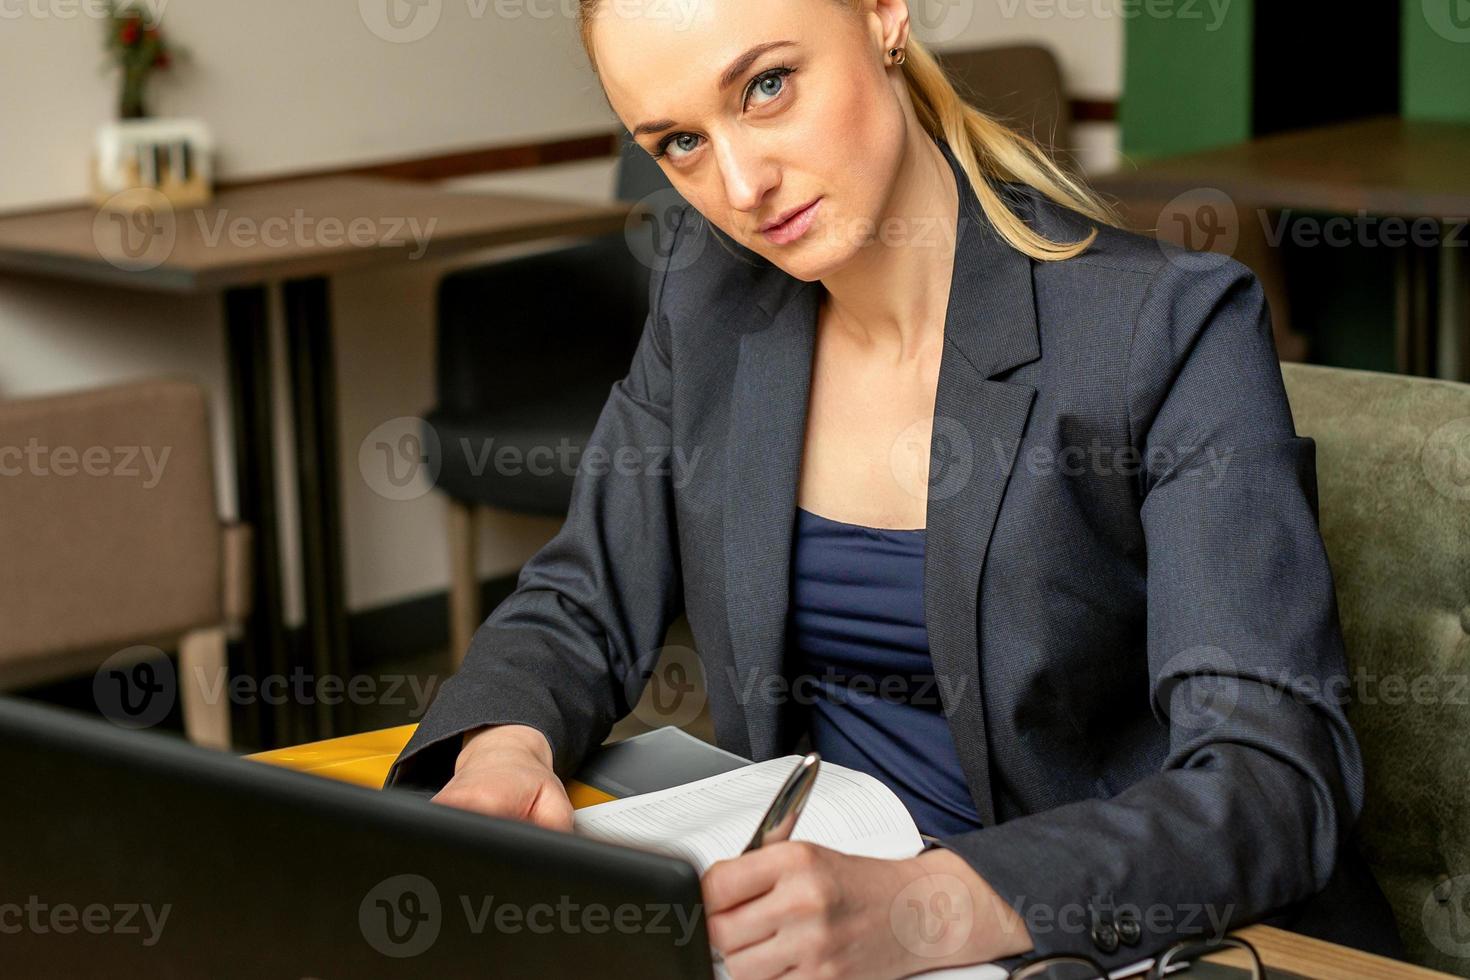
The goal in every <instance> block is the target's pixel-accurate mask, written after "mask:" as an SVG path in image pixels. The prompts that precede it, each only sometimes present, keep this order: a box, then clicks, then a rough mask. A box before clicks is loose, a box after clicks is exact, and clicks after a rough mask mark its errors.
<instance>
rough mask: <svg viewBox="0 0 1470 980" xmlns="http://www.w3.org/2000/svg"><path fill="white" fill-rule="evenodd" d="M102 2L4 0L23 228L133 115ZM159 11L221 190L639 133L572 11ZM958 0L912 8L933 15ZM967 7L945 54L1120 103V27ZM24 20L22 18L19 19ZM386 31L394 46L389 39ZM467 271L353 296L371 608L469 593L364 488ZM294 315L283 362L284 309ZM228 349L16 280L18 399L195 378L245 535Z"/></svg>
mask: <svg viewBox="0 0 1470 980" xmlns="http://www.w3.org/2000/svg"><path fill="white" fill-rule="evenodd" d="M81 2H82V0H25V2H24V3H21V2H11V0H0V133H3V138H0V174H4V175H5V178H4V180H3V181H0V211H5V210H22V209H29V208H35V207H41V206H46V205H53V204H57V203H63V202H70V201H73V200H76V199H78V198H80V197H81V196H82V195H83V194H84V193H85V190H86V166H87V163H86V155H87V151H88V147H89V145H90V140H91V134H92V131H93V129H94V128H95V127H96V125H97V124H99V123H101V122H103V121H105V120H106V119H108V118H110V116H111V114H112V100H113V97H114V95H113V83H112V81H111V79H110V78H109V77H107V76H105V75H103V74H102V73H100V71H99V65H100V64H101V62H102V52H101V48H100V37H101V31H102V28H101V25H100V23H99V22H98V21H96V20H95V19H91V18H89V17H87V16H84V15H81V14H76V15H74V16H71V17H67V16H65V15H66V13H67V11H69V10H74V9H75V6H74V5H75V4H79V3H81ZM154 2H155V3H163V4H165V6H164V7H163V11H164V21H163V22H164V26H165V29H166V30H167V31H168V32H170V33H171V34H172V36H173V37H175V38H176V39H178V40H179V41H180V42H181V43H183V44H185V45H186V46H187V47H188V48H189V53H190V55H191V57H192V63H190V64H188V65H185V66H183V67H182V69H181V71H180V72H179V73H178V75H177V77H175V78H172V79H169V78H166V77H162V76H160V78H159V79H158V80H157V84H156V87H155V89H154V90H153V92H152V99H151V108H152V110H153V112H154V113H155V114H157V115H188V116H197V117H200V118H203V119H205V120H207V121H208V122H210V124H211V125H212V126H213V128H214V130H215V133H216V138H217V140H218V142H219V150H220V152H219V160H218V168H219V173H220V175H221V176H223V177H226V178H232V179H238V178H243V177H254V176H265V175H270V174H276V173H284V172H292V171H296V170H300V169H305V168H313V167H324V166H333V165H346V164H358V163H363V162H369V161H377V160H389V159H398V158H403V157H412V156H416V155H421V154H426V153H433V152H439V151H446V150H452V149H456V148H461V147H479V146H484V145H488V144H500V143H518V142H525V141H532V140H537V139H542V138H554V137H556V136H560V135H567V134H580V133H585V132H589V131H595V130H598V129H601V128H611V127H612V126H614V125H615V124H616V120H615V119H614V117H613V116H612V114H611V112H610V110H609V109H608V107H607V105H606V102H605V101H604V99H603V96H602V94H601V90H600V89H599V88H598V87H597V83H596V81H595V79H594V77H593V76H592V74H591V72H590V71H589V70H588V69H587V67H586V64H585V62H584V59H583V56H582V52H581V48H580V45H579V42H578V40H577V37H576V30H575V26H574V24H573V23H572V22H571V21H570V20H568V19H566V18H565V17H562V16H560V15H559V14H558V15H557V16H551V17H538V16H532V15H531V11H540V12H545V11H548V10H549V11H554V12H559V11H561V10H562V9H563V7H571V6H573V5H572V4H571V3H570V0H567V2H566V3H563V2H562V0H554V2H553V0H541V2H538V0H484V2H481V0H429V2H428V3H427V4H425V5H424V6H423V7H421V8H408V7H405V8H404V9H406V10H408V9H419V10H421V11H425V12H427V14H421V16H430V17H433V16H435V12H436V11H437V21H436V22H435V24H434V26H433V29H432V30H430V31H429V32H428V33H427V34H426V35H425V36H423V37H422V38H420V39H418V40H414V41H408V42H400V41H392V40H385V39H384V37H383V36H380V34H382V35H385V36H388V37H394V36H404V35H396V34H395V32H394V30H393V29H392V28H391V27H389V26H385V25H386V24H387V22H386V21H381V9H382V6H381V4H382V3H383V2H384V0H360V3H352V2H350V0H336V2H331V3H323V2H306V3H303V2H300V0H294V2H293V0H251V2H250V3H227V2H225V0H154ZM939 2H940V0H913V9H914V10H915V11H918V10H920V9H921V8H920V4H923V3H928V4H934V5H937V4H939ZM375 4H377V5H378V6H377V7H375ZM951 8H961V9H962V10H964V11H967V12H968V20H965V21H962V22H960V26H961V27H962V29H960V30H958V31H956V29H955V22H944V21H940V20H934V19H932V18H931V21H932V23H934V24H938V25H939V34H938V35H931V36H934V37H935V39H936V41H937V46H939V47H950V46H964V45H968V44H991V43H1001V42H1008V41H1017V40H1039V41H1043V42H1046V43H1050V44H1052V45H1053V46H1054V47H1055V48H1056V49H1057V51H1058V53H1059V56H1060V58H1061V60H1062V63H1063V65H1064V70H1065V72H1066V75H1067V80H1068V85H1069V87H1070V89H1071V91H1072V94H1075V95H1082V96H1087V97H1094V98H1112V97H1116V96H1117V95H1118V93H1119V85H1120V77H1121V71H1122V68H1121V60H1122V50H1121V49H1122V23H1121V21H1120V20H1119V19H1118V18H1116V17H1097V16H1089V17H1086V18H1076V17H1069V16H1063V15H1062V14H1061V13H1059V12H1057V11H1058V10H1059V9H1060V8H1057V7H1051V8H1048V7H1047V6H1046V5H1045V4H1041V3H1038V2H1037V0H1032V2H1030V3H1027V2H1023V0H988V2H982V0H974V2H973V3H971V4H970V5H969V6H968V7H966V6H965V0H960V2H958V3H950V4H949V5H948V6H947V7H946V8H945V9H951ZM374 9H377V10H378V11H379V13H378V14H377V15H373V14H372V11H373V10H374ZM933 9H935V10H939V9H941V8H939V7H938V6H935V7H934V8H933ZM1048 10H1051V11H1052V12H1051V13H1047V11H1048ZM15 11H20V12H21V16H18V17H17V16H13V14H14V12H15ZM363 11H368V12H369V14H368V15H366V16H365V15H364V13H363ZM497 11H500V12H501V13H500V14H497ZM516 11H519V12H520V13H519V14H515V12H516ZM481 12H482V13H481ZM477 14H478V15H477ZM936 16H938V15H936ZM375 17H376V19H377V21H381V22H380V23H377V30H378V31H379V32H380V33H374V30H373V28H372V27H370V26H369V22H370V21H374V20H375ZM916 22H917V23H919V24H920V27H921V28H922V27H923V26H924V24H925V23H926V22H925V21H924V19H923V18H922V17H919V16H916ZM418 23H420V24H421V25H422V24H426V23H427V22H426V21H420V22H418ZM411 33H412V31H410V35H411ZM919 33H920V34H921V36H924V33H925V32H924V30H922V29H921V30H920V32H919ZM941 35H942V36H941ZM1112 130H1113V127H1111V126H1102V127H1098V126H1087V127H1079V131H1078V134H1077V142H1078V143H1079V145H1081V146H1082V147H1083V148H1084V149H1083V159H1084V162H1085V163H1086V164H1087V165H1088V166H1089V167H1094V166H1107V165H1109V164H1110V163H1111V160H1112V159H1113V157H1114V154H1115V153H1116V149H1115V147H1116V139H1115V137H1114V135H1113V132H1112ZM612 179H613V175H612V160H611V159H609V160H605V161H594V162H588V163H576V164H566V165H560V166H555V167H546V168H541V169H538V170H536V171H533V172H508V173H503V174H493V175H486V176H483V177H478V178H467V179H462V180H458V181H451V182H450V183H449V186H452V187H454V188H456V189H464V190H474V189H477V188H478V189H496V190H499V189H509V190H515V189H523V190H528V191H535V192H537V193H551V194H557V195H562V196H567V197H586V198H591V199H607V198H610V197H611V195H612ZM495 254H509V253H508V252H499V253H493V252H487V253H480V254H477V255H474V256H466V257H461V258H459V259H457V260H455V261H454V264H455V265H459V264H464V263H470V262H477V261H484V260H485V259H486V258H488V257H491V256H493V255H495ZM445 269H446V266H445V265H444V264H442V263H416V264H412V265H407V264H406V265H404V266H401V267H398V268H389V269H380V270H375V271H373V272H368V273H357V274H347V275H341V276H338V277H337V278H336V279H335V280H334V281H333V286H332V297H331V299H332V305H333V310H334V314H335V318H336V349H337V374H338V378H339V388H340V412H339V414H340V422H341V431H342V459H341V461H340V462H341V466H340V472H341V477H342V486H343V497H344V506H345V515H344V517H345V530H346V536H347V540H348V549H347V556H346V557H347V570H348V601H349V605H350V606H351V607H352V608H354V609H357V608H364V607H370V606H374V605H378V604H381V603H385V602H390V601H393V600H396V599H401V598H406V597H409V596H413V595H417V594H422V593H425V592H430V591H434V590H437V589H442V588H443V587H444V585H445V583H446V581H447V566H446V547H445V542H444V531H443V505H442V502H441V501H440V499H439V498H438V496H437V495H434V494H428V495H426V496H423V497H420V498H417V499H414V500H409V501H393V500H389V499H386V498H384V497H382V496H380V495H378V494H376V493H374V492H373V490H372V489H371V488H370V487H369V486H368V485H367V484H366V483H365V482H364V480H363V479H362V477H361V476H360V475H359V472H358V466H357V452H358V447H359V445H360V444H361V442H362V440H363V438H364V437H365V436H366V435H367V434H368V433H369V432H371V431H372V430H373V429H374V428H375V427H376V426H378V425H379V424H380V423H382V422H384V421H387V420H389V419H392V418H396V417H399V416H404V415H415V414H418V413H421V412H422V411H423V410H424V409H425V408H427V407H428V406H429V405H430V404H431V403H432V402H433V374H432V369H433V329H432V323H431V315H432V297H433V290H434V286H435V284H436V283H437V281H438V278H439V277H440V276H441V275H442V274H443V272H444V270H445ZM275 316H276V319H277V323H276V324H275V329H276V331H277V334H278V336H277V339H278V340H279V329H280V324H279V322H278V320H279V311H278V310H277V311H275ZM222 343H223V342H222V336H221V316H220V309H219V303H218V301H217V299H214V298H210V297H204V298H189V297H174V296H155V295H151V294H147V293H141V292H134V291H131V290H123V289H114V288H102V287H85V288H83V287H77V286H75V285H71V284H59V283H55V282H49V281H46V280H43V279H28V278H20V277H11V276H0V398H14V397H22V396H26V395H34V394H44V393H50V392H55V391H63V390H69V389H76V388H84V387H91V386H95V385H101V384H109V383H116V382H120V381H125V380H130V379H135V378H142V377H152V376H157V375H174V376H187V377H192V378H194V379H196V380H197V381H199V382H200V383H201V384H203V385H204V386H205V387H206V388H207V389H208V391H209V392H210V394H211V399H212V406H213V409H214V415H215V431H216V436H217V440H216V441H217V446H216V459H215V469H216V475H217V478H218V480H219V484H220V498H221V512H222V513H223V514H224V515H225V516H227V517H229V516H233V514H234V495H233V490H232V488H233V467H232V465H231V460H230V458H229V454H228V415H227V411H228V390H227V382H226V377H225V373H224V368H223V363H224V362H223V349H222ZM277 351H278V353H279V351H280V344H279V343H278V344H277ZM284 370H285V365H284V363H278V365H277V371H278V372H279V377H280V380H281V382H282V384H280V385H278V390H279V389H281V388H284V383H283V382H284ZM278 432H279V433H280V435H281V436H282V438H281V440H280V456H281V458H280V460H279V462H280V463H281V472H282V478H283V487H282V491H281V493H280V494H279V499H280V503H281V505H282V508H283V513H284V514H285V516H286V531H287V533H288V535H289V532H290V531H291V529H292V528H293V527H294V521H293V515H294V501H293V499H292V495H291V493H290V492H289V490H288V489H287V487H289V483H288V482H284V481H288V480H289V479H290V477H291V475H292V474H291V472H290V469H289V464H290V459H289V448H290V444H289V426H288V424H287V421H286V415H285V412H284V410H283V409H282V408H281V407H279V406H278ZM556 524H557V522H556V521H554V520H547V519H534V518H528V519H521V518H516V519H508V518H500V519H493V520H490V521H489V522H487V527H486V530H487V532H488V533H487V534H486V535H485V540H484V542H483V547H482V551H481V555H480V566H481V572H482V574H484V575H487V576H488V575H497V574H508V573H511V572H513V571H514V570H515V569H516V568H517V567H518V566H519V565H520V563H521V562H523V561H524V560H525V558H526V557H528V556H529V555H530V554H531V553H532V552H533V551H534V550H535V549H536V548H537V547H539V546H540V544H541V543H542V542H544V541H545V540H546V539H547V538H548V537H549V536H550V535H551V534H552V533H553V532H554V531H555V529H556ZM296 558H297V556H295V554H294V552H292V553H290V554H289V555H288V560H289V561H290V562H291V565H290V567H289V568H288V576H287V588H288V614H289V615H290V616H291V618H292V619H293V620H294V619H295V616H296V611H297V610H298V609H299V601H298V600H297V598H296V592H297V589H298V587H299V569H298V567H297V566H296V564H295V563H296Z"/></svg>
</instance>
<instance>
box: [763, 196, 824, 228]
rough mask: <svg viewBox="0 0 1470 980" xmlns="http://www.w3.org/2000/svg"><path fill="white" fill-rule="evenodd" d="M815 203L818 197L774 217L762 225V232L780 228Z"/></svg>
mask: <svg viewBox="0 0 1470 980" xmlns="http://www.w3.org/2000/svg"><path fill="white" fill-rule="evenodd" d="M815 203H817V199H816V198H812V199H811V200H810V201H807V202H806V203H805V204H802V205H799V206H798V207H794V208H792V209H791V210H790V211H787V212H786V213H785V214H783V215H781V216H780V217H777V218H772V219H771V220H770V221H767V222H766V223H765V224H763V225H761V231H762V232H767V231H772V230H774V229H776V228H779V227H780V226H782V225H784V224H785V223H786V222H788V221H790V220H791V219H792V218H794V217H796V216H797V215H798V214H800V213H801V212H803V211H805V210H806V209H807V208H809V207H811V206H812V205H813V204H815Z"/></svg>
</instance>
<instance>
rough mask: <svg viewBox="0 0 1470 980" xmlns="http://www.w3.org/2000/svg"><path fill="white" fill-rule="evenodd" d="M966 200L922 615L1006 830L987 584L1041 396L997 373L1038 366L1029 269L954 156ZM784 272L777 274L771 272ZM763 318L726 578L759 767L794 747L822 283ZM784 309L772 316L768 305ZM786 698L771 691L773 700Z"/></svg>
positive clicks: (983, 797) (736, 402)
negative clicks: (797, 597) (995, 764)
mask: <svg viewBox="0 0 1470 980" xmlns="http://www.w3.org/2000/svg"><path fill="white" fill-rule="evenodd" d="M939 145H940V147H941V149H942V150H943V152H944V155H945V158H946V159H947V160H948V162H949V164H950V167H951V169H952V171H953V172H954V175H955V179H956V182H957V186H958V187H959V190H960V206H959V215H958V217H957V222H956V229H957V239H956V248H955V261H954V269H953V273H952V276H951V283H950V295H949V303H948V307H947V311H946V315H945V326H944V330H945V336H944V349H943V352H942V354H941V357H940V367H939V382H938V391H937V394H936V399H935V409H934V414H935V418H934V429H933V434H932V438H931V442H930V455H929V487H928V505H927V506H928V512H927V518H926V526H927V528H928V531H927V533H926V535H925V542H926V551H925V556H924V610H925V617H926V621H927V628H928V636H929V647H930V654H931V657H932V658H933V661H934V673H935V676H936V678H937V679H938V680H939V683H940V692H941V696H942V697H943V699H944V707H945V713H946V715H947V717H948V721H949V729H950V733H951V735H952V737H953V739H954V743H955V748H956V750H957V752H958V754H959V758H960V763H961V765H962V766H963V767H964V770H965V777H966V781H967V783H968V785H969V787H970V791H971V795H972V797H973V798H974V802H975V806H976V810H977V812H978V814H979V816H980V819H981V820H982V821H983V822H984V823H985V824H986V825H987V826H989V825H991V824H993V823H994V822H995V809H994V801H993V799H992V793H991V786H990V760H989V750H988V744H989V743H988V741H987V735H986V724H985V709H984V702H983V697H982V691H981V688H980V675H981V671H980V662H981V657H982V656H984V651H983V650H981V649H980V642H979V637H980V631H979V616H980V615H983V612H984V611H983V610H982V609H979V608H978V606H979V596H980V577H981V572H982V570H983V568H984V566H985V557H986V553H987V551H988V548H989V544H990V538H991V532H992V531H993V530H994V528H995V522H996V517H997V515H998V513H999V510H1000V504H1001V499H1002V497H1003V495H1004V493H1005V489H1006V486H1007V483H1008V482H1009V478H1010V473H1011V469H1012V466H1013V464H1014V461H1015V455H1016V452H1017V448H1018V446H1019V443H1020V441H1021V437H1022V434H1023V432H1024V430H1025V428H1026V422H1027V419H1028V418H1029V416H1030V412H1031V406H1032V403H1033V401H1034V398H1035V395H1036V389H1035V388H1034V387H1032V386H1031V385H1027V384H1022V383H1018V382H1009V381H1001V380H994V378H995V376H996V375H999V374H1002V373H1003V372H1006V371H1009V370H1011V369H1012V368H1015V367H1017V366H1019V365H1022V364H1025V363H1028V362H1030V361H1034V360H1036V359H1037V358H1038V357H1039V356H1040V346H1039V341H1038V336H1037V325H1036V310H1035V301H1034V297H1033V293H1032V283H1031V260H1030V259H1029V258H1028V257H1027V256H1026V255H1024V254H1022V253H1021V252H1018V251H1016V250H1015V249H1013V248H1011V247H1010V246H1009V245H1007V244H1006V243H1005V242H1004V240H1002V239H1001V238H1000V237H999V235H998V234H996V233H995V231H994V229H993V228H991V227H990V225H989V223H988V221H987V220H986V219H985V217H984V215H983V213H982V212H981V211H980V209H979V204H978V201H977V200H976V198H975V195H974V191H973V189H972V188H971V187H970V184H969V182H968V180H967V179H966V177H965V174H964V170H963V169H962V168H961V167H960V165H959V162H958V161H957V160H956V158H955V157H954V154H953V152H952V151H951V150H950V148H949V146H948V145H947V144H946V143H944V141H942V140H940V141H939ZM773 274H775V275H779V273H773ZM780 278H781V279H782V280H784V284H783V285H784V287H785V288H786V289H789V291H788V292H784V293H781V294H777V296H776V298H775V299H774V300H768V301H767V303H768V304H769V305H766V304H762V306H761V308H762V309H763V310H764V311H766V312H768V315H769V316H770V317H771V323H770V324H769V325H768V326H767V327H766V328H765V329H762V330H758V331H755V332H751V333H746V334H744V335H742V337H741V344H740V358H739V365H738V367H737V369H736V374H735V380H734V393H733V396H732V407H731V428H730V433H729V441H728V443H727V446H726V452H727V455H726V463H727V467H728V468H727V470H726V474H727V479H728V482H727V485H726V497H725V502H724V503H725V522H724V546H725V562H726V568H725V581H726V596H727V606H728V610H727V611H728V615H729V628H730V637H731V643H732V649H733V652H734V657H735V670H736V679H737V682H738V684H739V687H738V689H737V694H738V695H739V696H740V697H741V699H742V703H743V706H744V710H745V717H746V723H747V727H748V731H749V736H750V750H751V753H752V757H753V758H756V759H761V758H768V757H770V756H771V755H774V754H775V753H777V752H778V751H780V750H781V749H782V743H781V738H782V733H781V731H780V730H779V725H778V721H779V718H780V711H779V708H780V703H781V702H782V701H783V700H784V699H783V697H782V696H781V695H782V694H783V693H784V692H785V690H786V689H785V687H784V686H774V687H773V685H774V684H779V681H776V680H773V679H776V678H780V677H782V676H783V667H784V662H783V661H784V656H785V652H786V651H785V640H786V621H787V614H788V612H789V607H790V586H791V581H790V569H791V548H792V534H793V530H794V525H795V515H796V490H797V481H798V478H799V475H800V463H801V449H802V444H803V441H804V435H805V428H806V418H807V398H808V394H809V391H810V384H811V370H812V356H813V350H814V346H815V344H814V342H815V332H816V316H817V308H818V303H819V300H820V296H821V289H820V285H819V284H818V283H804V282H800V281H799V280H796V279H793V278H791V277H789V276H780ZM772 308H773V309H774V312H770V310H771V309H772ZM773 691H774V693H773Z"/></svg>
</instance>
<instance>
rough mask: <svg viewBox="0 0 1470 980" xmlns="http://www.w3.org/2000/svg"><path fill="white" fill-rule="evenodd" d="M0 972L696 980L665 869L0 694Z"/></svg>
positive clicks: (678, 890)
mask: <svg viewBox="0 0 1470 980" xmlns="http://www.w3.org/2000/svg"><path fill="white" fill-rule="evenodd" d="M0 763H3V776H0V975H3V976H5V977H66V978H69V977H148V978H150V980H151V978H159V977H209V978H219V977H251V978H271V977H289V978H306V977H315V978H322V980H331V978H338V977H340V978H359V977H434V978H440V977H467V976H487V977H519V976H533V977H545V978H550V977H561V976H572V975H577V976H596V977H638V978H657V977H671V978H672V977H679V978H688V977H708V976H710V974H711V963H710V956H709V940H708V938H707V936H706V933H705V923H704V916H703V906H702V905H701V904H700V892H699V878H698V875H697V874H696V872H695V871H694V869H693V868H692V867H691V866H690V865H688V864H687V863H685V862H684V861H681V860H679V859H677V858H672V857H664V856H661V855H657V854H653V853H648V852H643V851H638V850H634V849H631V848H624V847H618V846H615V845H611V844H604V843H600V842H597V841H593V840H588V839H585V838H581V837H575V836H572V835H570V834H563V833H558V832H555V831H550V830H543V829H541V828H537V827H533V826H530V825H527V824H523V823H518V822H514V821H508V820H497V819H492V818H488V817H482V816H478V815H475V814H471V813H465V812H462V811H458V810H453V809H450V808H448V807H442V806H439V805H437V804H433V803H429V802H428V801H427V800H425V799H422V798H420V797H416V796H412V795H410V794H403V793H391V792H388V793H384V792H375V791H373V790H368V789H363V788H360V787H355V786H349V785H346V784H339V783H335V782H332V781H329V780H325V779H321V778H318V777H313V776H307V775H303V774H301V773H295V772H290V771H287V770H282V769H278V768H276V767H273V766H267V765H264V764H261V763H256V762H249V761H246V760H243V759H238V758H235V757H233V756H230V755H227V754H224V753H219V752H211V751H207V750H204V749H199V748H196V747H194V746H191V745H189V744H187V743H184V742H182V741H180V740H179V739H177V738H175V737H171V736H167V735H163V734H158V733H152V732H138V731H127V730H123V729H121V728H118V727H116V726H113V725H111V724H109V723H108V722H106V721H101V720H97V719H95V718H91V717H86V716H82V715H78V714H73V713H70V712H66V711H62V710H59V709H55V708H50V707H44V706H41V705H39V704H35V703H30V702H25V701H20V700H16V699H12V698H0Z"/></svg>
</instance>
